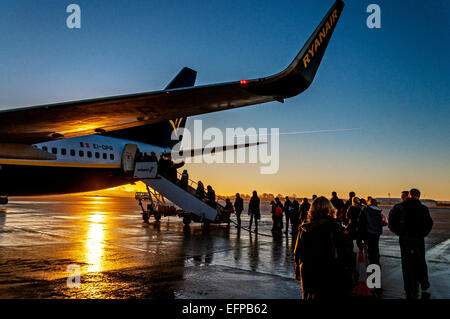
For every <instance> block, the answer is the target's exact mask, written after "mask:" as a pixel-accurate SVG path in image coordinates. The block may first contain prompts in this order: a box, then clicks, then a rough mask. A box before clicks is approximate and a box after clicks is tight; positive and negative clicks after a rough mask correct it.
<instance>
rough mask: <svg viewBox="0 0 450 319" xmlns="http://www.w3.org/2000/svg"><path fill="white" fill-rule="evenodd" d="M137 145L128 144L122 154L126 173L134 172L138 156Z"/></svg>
mask: <svg viewBox="0 0 450 319" xmlns="http://www.w3.org/2000/svg"><path fill="white" fill-rule="evenodd" d="M136 151H137V145H136V144H126V145H125V148H124V149H123V153H122V169H123V171H124V172H125V173H132V172H133V171H134V158H135V156H136Z"/></svg>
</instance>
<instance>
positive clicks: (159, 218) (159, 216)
mask: <svg viewBox="0 0 450 319" xmlns="http://www.w3.org/2000/svg"><path fill="white" fill-rule="evenodd" d="M153 216H154V217H155V220H156V221H157V222H159V221H160V220H161V212H155V213H154V215H153Z"/></svg>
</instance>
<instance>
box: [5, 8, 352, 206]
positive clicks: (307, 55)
mask: <svg viewBox="0 0 450 319" xmlns="http://www.w3.org/2000/svg"><path fill="white" fill-rule="evenodd" d="M343 7H344V3H343V2H342V1H341V0H337V1H336V2H335V3H334V4H333V6H332V7H331V8H330V9H329V11H328V12H327V14H326V15H325V17H324V18H323V20H322V21H321V22H320V24H319V25H318V26H317V28H316V29H315V30H314V32H313V33H312V35H311V36H310V37H309V39H308V40H307V41H306V43H305V45H304V46H303V47H302V49H301V50H300V51H299V53H298V54H297V56H296V57H295V59H294V60H293V61H292V62H291V63H290V64H289V66H288V67H287V68H286V69H284V70H283V71H281V72H280V73H278V74H275V75H272V76H268V77H264V78H257V79H250V80H241V81H235V82H228V83H220V84H213V85H203V86H194V84H195V79H196V75H197V72H196V71H194V70H192V69H190V68H183V69H182V70H181V71H180V72H179V73H178V75H177V76H176V77H175V78H174V79H173V80H172V81H171V82H170V83H169V85H168V86H167V87H166V88H165V89H164V90H160V91H154V92H145V93H137V94H129V95H122V96H112V97H103V98H96V99H89V100H81V101H73V102H65V103H57V104H49V105H40V106H32V107H25V108H16V109H10V110H4V111H0V196H1V201H0V203H2V204H6V203H7V202H8V196H32V195H52V194H67V193H77V192H86V191H94V190H101V189H106V188H111V187H116V186H119V185H125V184H129V183H133V182H136V181H137V180H138V179H136V178H134V177H133V176H130V174H128V173H127V172H126V170H125V169H124V167H125V166H127V165H129V163H128V162H127V160H131V161H132V160H134V155H135V154H134V153H133V152H136V149H137V148H138V149H139V150H140V151H141V152H142V153H147V154H150V152H155V153H156V154H157V156H158V157H159V155H161V154H165V153H168V152H171V150H172V148H173V147H174V145H175V144H176V143H179V141H180V140H181V139H182V136H180V137H179V140H178V141H174V140H172V139H171V135H172V131H173V130H177V129H179V128H183V127H184V126H185V123H186V119H187V117H189V116H194V115H200V114H205V113H210V112H218V111H223V110H228V109H233V108H238V107H244V106H248V105H254V104H260V103H266V102H272V101H278V102H284V99H286V98H290V97H293V96H296V95H298V94H300V93H301V92H303V91H305V90H306V89H307V88H308V87H309V86H310V85H311V83H312V81H313V79H314V76H315V74H316V72H317V70H318V67H319V64H320V62H321V60H322V57H323V55H324V53H325V50H326V48H327V45H328V43H329V41H330V39H331V36H332V34H333V31H334V29H335V27H336V24H337V22H338V19H339V17H340V15H341V12H342V10H343ZM245 146H248V145H244V146H243V147H245ZM239 147H242V145H240V146H239ZM130 152H131V153H133V154H131V156H128V157H126V156H124V154H126V153H127V154H128V153H130ZM186 154H187V156H189V152H186Z"/></svg>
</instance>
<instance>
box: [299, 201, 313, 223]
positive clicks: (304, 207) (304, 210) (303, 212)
mask: <svg viewBox="0 0 450 319" xmlns="http://www.w3.org/2000/svg"><path fill="white" fill-rule="evenodd" d="M310 207H311V204H310V203H309V202H308V199H307V198H306V197H305V198H303V201H302V204H301V205H300V224H302V223H303V222H304V221H305V220H306V217H308V211H309V208H310Z"/></svg>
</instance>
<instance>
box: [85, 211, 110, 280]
mask: <svg viewBox="0 0 450 319" xmlns="http://www.w3.org/2000/svg"><path fill="white" fill-rule="evenodd" d="M105 215H106V213H104V212H90V213H89V218H88V221H89V224H88V232H87V236H86V237H87V240H86V244H85V248H86V252H85V254H86V262H87V263H88V264H89V266H88V269H87V271H88V272H99V271H102V264H103V258H102V257H103V248H104V243H103V239H104V237H105V225H104V224H103V221H104V219H105Z"/></svg>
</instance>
